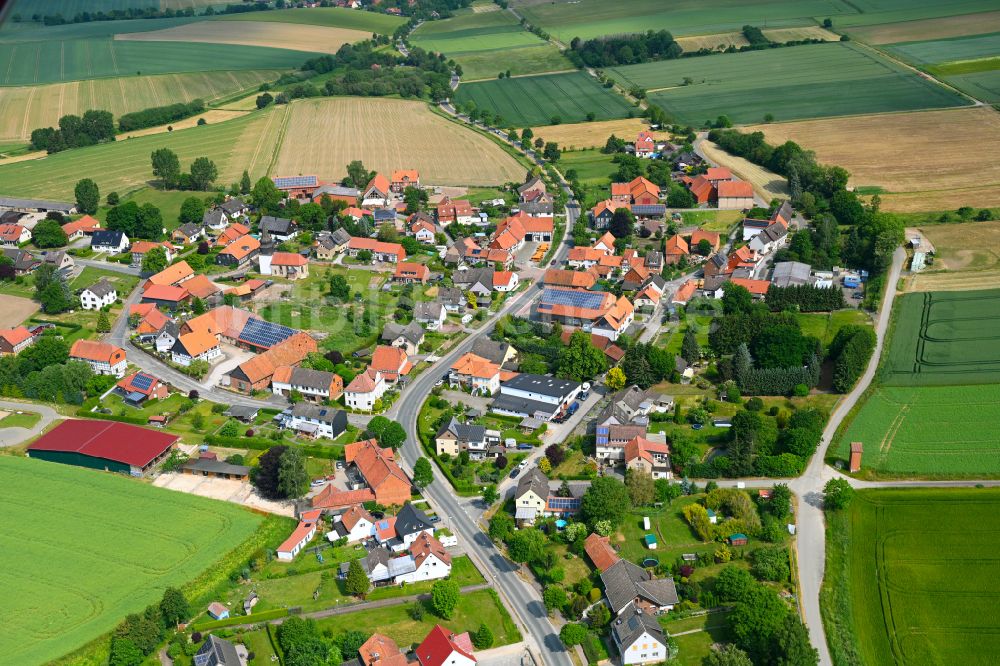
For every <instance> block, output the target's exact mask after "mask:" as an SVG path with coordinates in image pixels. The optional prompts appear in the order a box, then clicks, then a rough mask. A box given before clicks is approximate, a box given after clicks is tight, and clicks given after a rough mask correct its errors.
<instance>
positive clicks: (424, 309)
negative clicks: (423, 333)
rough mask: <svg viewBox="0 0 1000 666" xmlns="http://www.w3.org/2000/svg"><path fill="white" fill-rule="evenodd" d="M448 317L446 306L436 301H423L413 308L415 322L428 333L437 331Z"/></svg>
mask: <svg viewBox="0 0 1000 666" xmlns="http://www.w3.org/2000/svg"><path fill="white" fill-rule="evenodd" d="M447 317H448V313H447V312H446V311H445V309H444V306H443V305H442V304H441V303H435V302H434V301H421V302H419V303H417V304H416V305H414V306H413V320H414V321H416V322H419V323H420V324H421V325H422V326H424V327H425V328H426V329H427V330H428V331H436V330H438V329H439V328H441V324H443V323H444V320H445V319H446V318H447Z"/></svg>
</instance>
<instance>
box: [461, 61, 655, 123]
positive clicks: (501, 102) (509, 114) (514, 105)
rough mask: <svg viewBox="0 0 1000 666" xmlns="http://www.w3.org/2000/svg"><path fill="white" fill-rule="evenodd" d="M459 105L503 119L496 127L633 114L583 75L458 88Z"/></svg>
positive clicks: (633, 111)
mask: <svg viewBox="0 0 1000 666" xmlns="http://www.w3.org/2000/svg"><path fill="white" fill-rule="evenodd" d="M455 100H456V101H457V102H458V103H459V104H466V103H468V102H474V103H475V104H476V106H477V107H478V108H480V109H487V110H489V111H491V112H493V113H495V114H499V115H500V116H501V117H502V118H503V123H499V125H500V126H506V125H512V126H515V127H534V126H536V125H557V124H559V123H578V122H583V121H584V120H587V119H588V115H590V114H593V119H594V120H610V119H613V118H627V117H630V115H632V114H637V111H636V109H635V108H634V107H632V106H631V105H630V104H629V103H628V102H627V101H626V100H625V98H623V97H621V96H619V95H617V94H615V93H614V92H612V91H610V90H608V89H606V88H603V87H602V86H601V84H600V83H598V81H597V79H595V78H594V77H592V76H590V75H588V74H586V73H584V72H571V73H568V74H550V75H545V76H526V77H518V78H513V79H503V80H495V81H483V82H481V83H470V84H467V85H462V86H459V88H458V92H457V93H456V95H455Z"/></svg>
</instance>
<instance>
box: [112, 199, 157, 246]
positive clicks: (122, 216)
mask: <svg viewBox="0 0 1000 666" xmlns="http://www.w3.org/2000/svg"><path fill="white" fill-rule="evenodd" d="M105 227H106V228H107V229H109V230H110V231H121V232H122V233H124V234H125V235H126V236H128V237H129V240H133V239H137V238H141V239H144V240H151V241H157V240H162V239H163V214H162V213H161V212H160V209H159V208H157V207H156V206H154V205H153V204H151V203H145V204H143V205H141V206H140V205H139V204H137V203H136V202H135V201H126V202H125V203H122V204H118V205H117V206H112V207H111V209H110V210H109V211H108V215H107V218H106V220H105Z"/></svg>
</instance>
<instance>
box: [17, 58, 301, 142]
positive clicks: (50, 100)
mask: <svg viewBox="0 0 1000 666" xmlns="http://www.w3.org/2000/svg"><path fill="white" fill-rule="evenodd" d="M280 74H281V72H280V71H278V70H265V71H236V72H193V73H187V74H165V75H162V76H130V77H122V78H115V79H90V80H87V81H70V82H68V83H54V84H50V85H43V86H16V87H2V88H0V141H27V140H28V139H29V138H30V136H31V130H33V129H36V128H38V127H54V126H56V124H57V123H58V122H59V118H61V117H62V116H64V115H66V114H70V113H73V114H77V115H80V114H82V113H83V112H84V111H86V110H87V109H103V110H105V111H110V112H111V113H112V114H114V116H115V117H118V116H120V115H122V114H124V113H129V112H131V111H140V110H142V109H147V108H149V107H153V106H163V105H166V104H174V103H176V102H190V101H191V100H193V99H203V100H205V101H206V102H211V101H212V100H215V99H219V98H222V97H227V96H229V95H232V94H233V93H237V92H239V91H241V90H253V89H256V88H257V87H258V86H260V84H261V83H263V82H264V81H273V80H274V79H276V78H278V76H279V75H280Z"/></svg>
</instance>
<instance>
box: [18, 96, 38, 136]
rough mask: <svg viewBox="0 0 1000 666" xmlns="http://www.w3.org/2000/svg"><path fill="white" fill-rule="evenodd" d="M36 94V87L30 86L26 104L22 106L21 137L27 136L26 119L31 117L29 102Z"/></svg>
mask: <svg viewBox="0 0 1000 666" xmlns="http://www.w3.org/2000/svg"><path fill="white" fill-rule="evenodd" d="M36 92H38V88H37V87H36V86H32V88H31V92H29V93H28V102H27V104H25V105H24V118H23V119H22V120H21V136H28V135H29V130H28V119H29V118H30V117H31V102H32V101H33V100H34V99H35V93H36Z"/></svg>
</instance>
